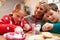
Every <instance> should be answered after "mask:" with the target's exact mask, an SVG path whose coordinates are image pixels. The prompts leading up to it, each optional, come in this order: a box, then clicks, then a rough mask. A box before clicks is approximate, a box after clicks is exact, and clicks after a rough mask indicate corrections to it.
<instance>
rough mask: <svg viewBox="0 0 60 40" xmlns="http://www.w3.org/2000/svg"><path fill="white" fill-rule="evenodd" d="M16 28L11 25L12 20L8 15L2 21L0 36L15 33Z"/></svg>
mask: <svg viewBox="0 0 60 40" xmlns="http://www.w3.org/2000/svg"><path fill="white" fill-rule="evenodd" d="M15 28H16V26H15V25H13V24H10V18H9V16H8V15H5V16H3V17H2V18H1V19H0V34H4V33H6V32H13V31H14V29H15Z"/></svg>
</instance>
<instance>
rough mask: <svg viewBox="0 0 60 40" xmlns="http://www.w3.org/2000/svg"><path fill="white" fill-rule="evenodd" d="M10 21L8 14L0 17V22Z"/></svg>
mask: <svg viewBox="0 0 60 40" xmlns="http://www.w3.org/2000/svg"><path fill="white" fill-rule="evenodd" d="M8 23H10V17H9V16H8V15H4V16H3V17H2V18H1V19H0V24H8Z"/></svg>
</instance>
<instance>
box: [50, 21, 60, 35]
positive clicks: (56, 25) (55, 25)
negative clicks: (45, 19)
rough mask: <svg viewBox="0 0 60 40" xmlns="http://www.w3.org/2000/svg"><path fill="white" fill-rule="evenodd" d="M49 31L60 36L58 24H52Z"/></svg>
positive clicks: (59, 24) (59, 23)
mask: <svg viewBox="0 0 60 40" xmlns="http://www.w3.org/2000/svg"><path fill="white" fill-rule="evenodd" d="M49 31H50V32H54V33H59V34H60V22H57V23H53V29H52V30H49Z"/></svg>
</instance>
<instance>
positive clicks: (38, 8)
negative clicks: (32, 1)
mask: <svg viewBox="0 0 60 40" xmlns="http://www.w3.org/2000/svg"><path fill="white" fill-rule="evenodd" d="M44 11H45V9H44V7H43V4H38V5H37V6H36V8H35V15H36V17H37V18H42V16H43V15H44Z"/></svg>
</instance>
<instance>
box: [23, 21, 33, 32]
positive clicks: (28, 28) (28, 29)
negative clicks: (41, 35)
mask: <svg viewBox="0 0 60 40" xmlns="http://www.w3.org/2000/svg"><path fill="white" fill-rule="evenodd" d="M23 24H24V27H23V30H25V31H31V30H32V27H31V26H30V25H29V24H28V23H27V22H26V21H25V20H23Z"/></svg>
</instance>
